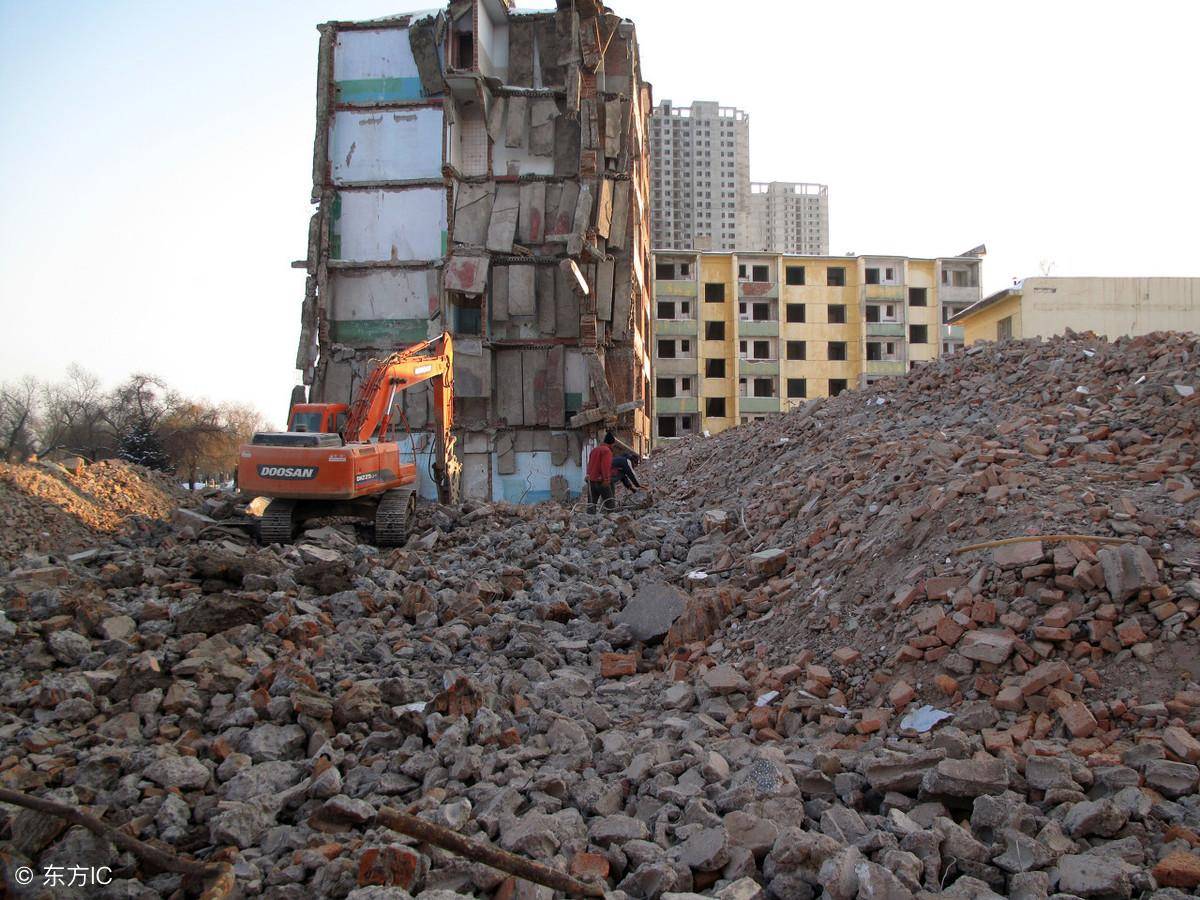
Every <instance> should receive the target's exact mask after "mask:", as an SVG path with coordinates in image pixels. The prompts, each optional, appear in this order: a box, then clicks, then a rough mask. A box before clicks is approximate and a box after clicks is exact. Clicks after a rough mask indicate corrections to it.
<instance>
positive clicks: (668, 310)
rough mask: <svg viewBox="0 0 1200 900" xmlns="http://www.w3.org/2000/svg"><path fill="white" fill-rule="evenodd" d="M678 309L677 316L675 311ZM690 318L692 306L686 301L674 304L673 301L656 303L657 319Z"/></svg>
mask: <svg viewBox="0 0 1200 900" xmlns="http://www.w3.org/2000/svg"><path fill="white" fill-rule="evenodd" d="M677 309H678V311H679V314H678V315H676V314H675V311H676V310H677ZM691 316H692V304H691V303H690V302H688V301H686V300H681V301H679V302H678V303H676V302H675V301H674V300H659V301H658V318H660V319H676V318H678V319H690V318H691Z"/></svg>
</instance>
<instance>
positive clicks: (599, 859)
mask: <svg viewBox="0 0 1200 900" xmlns="http://www.w3.org/2000/svg"><path fill="white" fill-rule="evenodd" d="M571 874H572V875H574V876H575V877H576V878H579V879H581V880H583V881H594V880H600V879H604V878H607V877H608V858H607V857H605V856H603V855H601V854H599V853H576V854H575V855H574V856H573V857H572V858H571Z"/></svg>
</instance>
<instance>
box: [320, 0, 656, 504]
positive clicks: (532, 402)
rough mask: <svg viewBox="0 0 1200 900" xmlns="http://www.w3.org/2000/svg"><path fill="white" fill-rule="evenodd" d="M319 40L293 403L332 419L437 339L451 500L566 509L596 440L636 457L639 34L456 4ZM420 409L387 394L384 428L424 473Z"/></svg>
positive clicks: (607, 18) (640, 328)
mask: <svg viewBox="0 0 1200 900" xmlns="http://www.w3.org/2000/svg"><path fill="white" fill-rule="evenodd" d="M319 30H320V33H321V41H320V49H319V56H318V83H317V115H316V120H317V121H316V141H315V148H314V160H313V192H312V201H313V202H314V203H316V204H317V209H316V213H315V214H314V216H313V218H312V224H311V227H310V233H309V245H308V256H307V261H306V263H305V265H306V267H307V272H308V279H307V287H306V293H305V299H304V305H303V314H302V329H301V338H300V347H299V351H298V356H297V367H298V368H299V369H301V371H302V373H303V381H304V384H305V385H306V386H307V394H308V399H309V400H311V401H324V402H348V401H349V399H350V398H351V396H352V395H353V392H354V390H355V389H356V387H357V385H358V383H359V382H360V380H361V379H362V378H363V377H365V375H366V373H367V372H368V371H369V370H370V368H371V360H373V359H378V358H380V357H382V356H385V355H386V354H387V353H389V352H391V351H393V350H395V349H397V348H400V347H404V346H407V345H409V344H412V343H415V342H418V341H421V340H425V339H426V338H429V337H434V336H436V335H438V334H440V333H441V332H442V331H449V332H451V333H452V334H453V335H454V337H455V352H456V355H455V364H454V372H453V376H454V387H455V396H456V401H455V410H454V412H455V427H454V435H455V441H454V444H455V447H454V450H455V455H456V457H457V466H458V467H460V468H461V472H460V482H461V491H462V493H463V494H464V495H465V496H468V497H478V498H485V499H497V500H510V501H518V502H521V501H523V502H532V501H537V500H544V499H549V498H550V497H558V498H565V497H567V496H569V495H573V494H577V493H579V492H580V491H581V490H582V487H583V466H582V462H583V460H584V458H585V456H586V452H587V450H588V448H589V446H590V444H591V443H592V442H594V440H595V439H596V435H597V432H598V431H599V430H600V429H602V428H605V427H610V426H611V427H615V429H616V430H617V433H618V436H619V437H621V438H622V439H623V440H624V441H625V442H627V443H629V444H630V445H631V446H632V447H633V448H634V449H637V450H639V451H641V450H644V449H646V448H647V447H648V445H649V434H650V427H649V423H650V418H649V417H650V414H651V410H650V409H649V406H650V403H651V399H650V391H649V378H650V360H649V357H648V352H647V349H646V348H647V345H648V343H649V336H648V335H649V291H650V279H649V277H648V268H649V265H650V262H649V260H650V253H649V235H648V219H649V209H648V200H647V198H648V189H649V182H648V178H649V169H648V116H649V112H650V108H651V102H652V101H651V95H650V87H649V85H647V84H646V83H645V82H644V81H643V80H642V77H641V66H640V61H639V57H638V45H637V38H636V33H635V30H634V26H633V23H632V22H630V21H628V20H626V19H622V18H621V17H619V16H617V15H616V14H614V13H613V12H612V11H610V10H609V9H608V8H607V7H605V6H603V5H601V4H599V3H597V2H595V0H558V5H557V9H555V10H551V11H542V12H530V13H522V12H518V11H515V10H514V9H513V8H512V6H511V4H510V3H508V2H505V0H454V2H451V3H450V4H449V6H448V7H446V8H443V9H439V10H434V11H431V12H425V13H414V14H410V15H399V16H395V17H389V18H385V19H377V20H372V21H366V22H329V23H326V24H324V25H321V26H319ZM430 402H431V401H430V398H429V392H428V391H426V390H422V389H419V388H418V389H415V390H409V391H405V392H401V393H400V394H399V395H398V398H397V400H396V404H397V409H396V411H395V415H394V417H393V418H394V421H396V422H397V423H399V426H398V432H397V434H396V435H395V437H396V439H397V440H399V441H400V442H401V443H402V444H403V445H404V446H405V447H406V448H410V449H411V450H412V452H413V453H414V454H415V455H416V456H417V457H418V459H419V460H422V461H423V460H424V459H425V457H426V455H427V454H429V453H431V452H432V445H433V441H432V433H431V432H428V431H426V430H425V429H427V428H429V427H431V426H432V420H431V409H430ZM418 468H419V469H421V470H422V471H421V494H422V496H427V497H433V496H435V491H434V487H433V483H432V480H431V479H430V477H429V473H428V471H427V469H428V466H424V465H420V466H418Z"/></svg>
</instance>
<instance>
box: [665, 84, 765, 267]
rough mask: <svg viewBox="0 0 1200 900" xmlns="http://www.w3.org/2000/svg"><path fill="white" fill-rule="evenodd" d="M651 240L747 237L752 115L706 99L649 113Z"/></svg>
mask: <svg viewBox="0 0 1200 900" xmlns="http://www.w3.org/2000/svg"><path fill="white" fill-rule="evenodd" d="M650 160H651V165H650V182H651V199H650V207H651V211H652V213H651V217H650V223H651V244H652V246H654V247H661V248H664V249H669V250H733V249H734V248H735V247H739V246H741V245H742V242H743V240H744V239H745V238H746V236H747V228H748V227H749V226H748V223H747V210H748V207H747V203H748V200H749V197H750V117H749V116H748V115H747V114H746V113H744V112H743V111H742V110H740V109H734V108H733V107H729V106H721V105H720V104H719V103H716V102H712V101H697V102H696V103H693V104H692V105H691V106H673V105H672V104H671V101H670V100H663V101H662V102H661V103H659V104H658V105H657V106H655V107H654V110H653V113H652V115H651V117H650Z"/></svg>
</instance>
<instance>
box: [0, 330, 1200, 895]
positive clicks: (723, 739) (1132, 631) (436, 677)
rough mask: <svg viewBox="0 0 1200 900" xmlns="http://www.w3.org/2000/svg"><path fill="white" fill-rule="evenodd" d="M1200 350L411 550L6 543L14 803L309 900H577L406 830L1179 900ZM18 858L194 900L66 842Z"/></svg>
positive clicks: (1197, 824) (947, 373)
mask: <svg viewBox="0 0 1200 900" xmlns="http://www.w3.org/2000/svg"><path fill="white" fill-rule="evenodd" d="M1084 350H1088V351H1090V352H1091V355H1090V356H1089V355H1087V354H1085V353H1084V352H1083V351H1084ZM1198 350H1200V347H1198V346H1197V343H1196V341H1195V339H1192V338H1186V337H1182V336H1176V335H1158V336H1156V337H1155V338H1154V339H1137V340H1133V341H1120V342H1117V343H1112V344H1108V343H1104V342H1101V341H1083V340H1078V339H1071V340H1055V341H1049V342H1046V343H1044V344H1038V345H1035V344H1032V343H1031V344H1008V345H1002V346H999V347H988V346H985V347H983V348H982V349H981V350H980V351H979V352H976V353H973V354H972V355H969V356H965V357H961V358H958V359H953V358H951V359H947V360H942V361H939V362H936V363H931V364H929V365H928V366H925V367H923V368H921V369H919V370H917V371H916V372H914V373H913V375H912V376H911V377H910V378H909V379H908V380H907V381H905V382H897V383H893V384H889V385H883V386H882V387H880V386H877V387H876V388H875V389H873V390H874V391H875V392H880V393H884V394H886V396H887V397H888V401H889V402H888V403H886V404H884V405H878V404H874V403H871V402H869V401H870V399H871V398H870V396H869V394H870V392H868V393H867V394H862V393H860V394H852V393H848V394H843V395H842V396H840V397H837V398H834V399H831V400H827V401H824V402H823V403H821V404H819V405H817V407H816V409H814V408H813V407H812V406H809V407H805V408H804V409H802V410H800V411H797V412H795V413H791V414H788V415H785V416H782V417H780V418H778V419H776V420H774V421H770V422H765V423H760V424H756V425H752V426H747V427H745V428H742V429H739V430H738V431H737V434H736V440H734V439H733V438H732V437H727V436H726V435H721V436H718V437H716V438H713V439H711V440H708V441H705V442H700V441H696V442H694V443H690V444H689V443H684V444H683V445H681V446H680V447H679V448H678V449H677V450H672V451H671V452H669V453H667V454H664V455H663V457H662V458H661V459H658V460H653V461H649V462H648V463H647V464H645V465H644V466H643V470H646V478H647V480H649V481H651V483H653V484H654V485H655V486H656V487H658V488H661V494H660V496H661V497H662V499H661V500H660V502H658V503H656V504H655V505H654V506H653V507H650V508H647V509H639V510H628V511H622V512H619V513H616V514H610V515H588V514H586V513H584V512H582V511H581V510H580V509H579V508H574V507H571V506H569V505H562V504H559V503H545V504H541V505H539V506H537V507H530V506H518V505H513V504H508V503H503V502H495V503H489V504H481V503H478V502H473V501H467V502H464V503H463V504H459V505H454V506H446V507H433V506H427V505H425V504H422V505H421V506H420V507H419V509H418V513H417V521H416V524H415V527H414V530H413V537H412V539H411V540H410V543H409V545H408V546H406V547H403V548H398V549H394V550H390V551H380V550H378V549H376V548H374V547H372V546H371V545H370V544H369V542H368V538H369V533H368V532H365V531H364V532H358V531H356V530H355V527H354V526H351V525H348V524H343V523H339V522H337V521H330V522H325V523H313V527H311V528H309V529H308V531H306V532H305V533H304V534H303V535H302V536H301V538H300V539H299V541H298V542H297V544H296V545H292V546H287V547H280V546H278V545H276V546H274V547H268V548H262V547H258V546H255V545H254V544H252V543H251V542H250V541H249V540H248V538H247V537H245V535H244V530H242V529H240V528H239V527H235V526H237V525H238V523H240V522H242V521H243V519H245V520H246V521H249V519H250V517H249V516H246V515H245V514H244V513H243V512H242V509H243V507H244V506H245V505H246V504H245V503H244V502H235V501H234V499H233V498H230V497H224V498H222V502H223V503H224V504H225V505H226V507H227V509H226V512H225V513H224V515H225V518H223V519H220V520H219V521H221V522H224V523H227V524H228V525H229V527H228V528H223V529H222V530H221V531H220V533H219V534H211V533H208V532H205V533H197V532H196V531H195V529H194V528H193V527H192V526H191V525H187V524H179V523H175V524H172V522H171V516H170V509H169V508H168V509H165V510H163V512H162V517H161V518H160V519H157V520H156V521H157V522H158V524H156V525H154V526H153V527H151V528H148V529H147V530H144V531H137V530H135V531H125V532H121V533H117V534H111V535H108V534H104V533H102V532H101V531H99V530H98V531H95V532H93V531H89V532H88V536H89V539H90V541H91V546H92V548H93V549H95V550H96V551H97V552H95V553H94V554H84V555H76V550H77V549H78V545H77V543H76V542H75V537H76V535H77V532H73V531H72V532H70V533H68V532H61V533H60V532H54V531H51V532H50V534H49V536H46V535H38V536H37V537H38V538H39V540H40V541H41V543H40V544H39V543H37V542H34V543H26V540H27V538H26V537H24V536H23V535H20V534H15V535H9V536H8V540H10V541H11V543H9V544H6V546H10V547H30V548H32V550H24V551H20V552H18V553H16V554H15V555H12V556H9V557H6V558H5V560H4V561H3V562H0V601H2V603H3V609H4V617H3V619H2V620H0V622H2V623H4V626H5V627H3V628H0V656H2V659H0V662H2V663H3V667H2V669H0V695H2V696H3V697H4V698H5V700H4V718H3V720H2V721H0V782H2V783H3V784H4V785H5V786H7V787H10V788H13V789H17V790H22V791H26V792H29V793H33V794H38V795H45V796H51V797H55V798H57V799H60V800H63V801H64V802H72V803H76V804H79V805H82V806H86V807H87V808H89V809H91V810H92V811H94V812H95V813H96V814H97V815H100V816H101V817H102V818H103V819H104V820H105V821H106V822H108V823H109V824H111V825H113V826H115V827H119V828H122V829H123V830H125V831H126V832H128V833H131V834H136V835H138V836H139V837H140V838H142V839H143V840H148V841H152V842H156V841H158V842H162V843H163V844H164V845H169V846H170V847H172V848H175V849H176V850H179V851H180V852H185V853H189V854H192V855H195V856H196V857H198V858H211V857H214V856H219V858H222V859H227V860H229V861H230V862H231V863H232V864H233V865H234V867H235V872H236V877H237V883H238V889H239V890H240V891H241V893H242V894H243V895H244V896H249V897H253V896H263V897H269V898H280V900H282V898H292V897H302V896H304V897H307V896H329V897H375V896H379V897H383V896H413V897H424V898H432V900H441V898H442V897H446V898H449V897H452V896H463V895H474V896H480V897H483V896H505V897H507V896H510V895H516V894H522V895H525V894H528V895H530V896H533V895H537V896H539V897H540V896H547V897H548V896H549V894H548V893H546V892H542V891H541V890H540V889H535V888H534V887H533V886H531V885H528V884H525V883H523V882H518V881H516V880H514V879H509V878H507V877H506V876H504V875H503V873H498V872H496V871H494V870H491V869H488V868H486V867H483V866H481V865H479V864H476V863H472V862H470V861H469V860H464V859H462V858H459V857H455V856H454V855H452V854H449V853H447V852H445V851H442V850H439V849H437V848H435V847H431V846H427V845H424V844H419V843H415V842H413V841H411V840H409V839H407V838H403V837H402V836H400V835H398V834H396V833H394V832H390V831H389V830H387V829H386V828H384V827H383V826H382V825H381V824H380V821H379V810H380V809H381V808H382V807H385V806H391V807H395V808H403V809H407V810H410V811H412V812H413V814H415V815H417V816H420V817H423V818H427V819H429V820H430V821H433V822H436V823H437V824H439V825H443V826H444V827H447V828H450V829H452V830H454V831H456V832H458V833H459V834H462V835H463V836H465V837H469V838H472V839H477V840H484V841H488V842H490V843H492V844H494V845H496V846H498V847H500V848H503V849H506V850H510V851H512V852H515V853H518V854H521V855H524V856H527V857H530V858H532V859H536V860H538V861H540V862H543V863H545V864H547V865H549V866H551V867H553V868H556V869H558V870H560V871H562V872H570V873H571V874H572V875H574V876H575V877H578V878H582V879H584V880H589V879H595V880H599V881H601V882H603V884H604V886H605V888H606V889H607V890H608V891H610V892H612V894H613V896H615V897H620V896H625V897H630V898H652V900H658V898H662V897H668V896H680V897H691V896H711V897H719V898H729V900H759V898H788V897H802V898H811V897H817V896H821V895H822V892H824V894H825V895H827V896H829V897H843V898H875V897H883V898H904V897H915V896H931V895H939V894H940V895H944V896H948V897H1001V896H1014V897H1030V898H1033V897H1038V898H1041V897H1047V896H1051V895H1052V894H1055V893H1057V894H1059V895H1071V896H1076V897H1085V898H1090V897H1098V898H1104V897H1133V896H1141V895H1146V896H1156V897H1159V898H1163V900H1165V898H1168V897H1175V896H1180V895H1181V894H1180V892H1182V891H1191V890H1195V889H1196V888H1197V886H1200V796H1198V794H1197V788H1198V786H1200V768H1198V763H1200V683H1197V680H1196V674H1195V660H1196V658H1197V653H1196V644H1197V639H1198V635H1197V625H1198V624H1200V619H1198V617H1200V596H1198V595H1200V562H1198V560H1200V545H1198V542H1200V519H1198V515H1200V509H1198V506H1197V503H1198V498H1197V497H1191V498H1189V499H1187V500H1184V501H1182V502H1181V501H1180V500H1178V499H1176V498H1177V497H1182V496H1184V495H1183V494H1180V493H1179V492H1180V491H1185V490H1190V489H1191V488H1190V486H1191V484H1192V482H1193V479H1194V478H1195V476H1196V472H1195V468H1196V466H1197V462H1198V460H1200V454H1197V452H1196V444H1195V441H1196V438H1195V435H1196V434H1197V433H1198V431H1197V427H1196V426H1197V424H1198V423H1197V419H1198V418H1200V401H1198V400H1197V399H1195V398H1193V397H1183V396H1180V395H1179V394H1178V393H1177V392H1165V391H1162V390H1158V389H1156V388H1155V385H1159V386H1161V385H1162V384H1164V383H1165V384H1174V383H1184V382H1191V381H1193V380H1195V374H1196V371H1195V370H1196V364H1195V362H1194V361H1195V360H1196V359H1197V351H1198ZM1143 374H1145V375H1146V376H1147V378H1146V380H1145V382H1143V383H1142V384H1141V385H1134V384H1133V382H1135V381H1136V380H1137V377H1138V376H1140V375H1143ZM1080 384H1084V385H1086V386H1087V387H1088V389H1089V393H1088V395H1087V398H1086V399H1085V400H1080V399H1079V396H1080V395H1078V394H1077V392H1076V391H1075V388H1076V387H1077V386H1078V385H1080ZM1034 436H1036V438H1037V440H1038V441H1039V442H1040V443H1041V444H1042V445H1045V447H1046V448H1047V452H1044V453H1043V452H1039V453H1037V454H1033V453H1031V452H1030V451H1028V450H1027V449H1024V445H1025V444H1026V442H1027V441H1028V440H1029V439H1030V438H1031V437H1034ZM785 437H786V438H787V439H788V440H787V441H786V442H781V441H780V439H781V438H785ZM1075 438H1084V440H1083V441H1079V440H1074V439H1075ZM727 452H728V455H722V454H724V453H727ZM91 468H94V467H85V469H84V472H86V471H87V470H88V469H91ZM640 474H641V473H640V472H639V475H640ZM21 477H25V476H24V475H22V476H21ZM54 477H55V478H60V477H63V476H59V475H55V476H54ZM69 477H78V476H69ZM995 487H1006V488H1008V490H1007V491H1006V492H997V491H993V490H992V488H995ZM202 502H203V501H202ZM198 509H199V510H200V511H201V513H202V514H205V515H208V513H207V512H204V507H203V505H201V506H200V507H198ZM210 509H214V510H215V509H216V506H215V505H214V506H212V507H210ZM230 510H232V511H230ZM718 513H723V515H718ZM214 518H215V517H214ZM743 523H744V524H743ZM15 527H17V528H18V529H19V528H20V527H23V526H21V525H20V524H19V523H17V524H16V525H15ZM34 527H37V526H34ZM430 535H433V536H435V539H433V540H430V539H429V536H430ZM1058 535H1093V536H1103V537H1112V538H1118V537H1119V538H1124V539H1128V540H1130V541H1132V543H1127V544H1113V545H1107V546H1100V545H1097V544H1095V543H1092V542H1089V541H1082V540H1078V539H1070V540H1059V539H1057V536H1058ZM1014 536H1037V537H1038V538H1039V540H1038V541H1024V542H1020V543H1017V544H1009V545H1004V546H1005V547H1010V548H1012V547H1021V548H1023V549H1022V551H1021V554H1022V555H1020V556H1015V555H1011V554H1015V552H1016V551H1006V552H1005V553H1003V554H1001V553H995V552H994V551H993V550H991V549H989V550H985V551H979V552H971V553H962V554H956V553H954V552H953V551H954V550H955V549H957V548H959V547H962V546H964V545H967V544H972V543H978V542H984V541H989V540H997V539H1003V538H1008V537H1014ZM56 541H57V542H59V543H55V542H56ZM1039 544H1040V549H1038V552H1037V554H1036V555H1035V554H1034V553H1033V552H1032V550H1031V549H1029V548H1030V547H1031V546H1036V545H1039ZM995 549H996V550H999V549H1001V548H995ZM764 551H768V555H767V556H763V555H762V554H763V553H764ZM756 554H757V555H758V556H757V557H756ZM755 558H757V559H759V560H768V561H769V562H768V563H766V564H757V563H755V562H752V560H753V559H755ZM779 559H782V563H777V562H775V561H776V560H779ZM699 567H703V569H704V571H705V572H706V573H707V574H706V576H705V578H703V579H699V580H694V581H689V580H688V579H687V578H686V577H685V576H686V575H687V573H688V572H692V571H695V570H696V569H697V568H699ZM1138 648H1143V649H1138ZM927 707H931V708H932V710H933V712H940V711H944V712H947V713H950V714H951V717H950V718H949V719H944V720H942V721H939V722H938V723H937V727H933V728H930V729H928V730H923V727H914V725H915V724H916V723H917V720H918V719H920V718H921V717H923V716H927V715H928V711H927V709H926V708H927ZM0 853H3V854H5V859H6V860H12V861H14V862H13V865H16V864H20V865H31V866H45V865H49V864H59V863H60V862H61V863H62V864H66V865H72V864H79V860H81V859H89V860H91V859H95V860H100V861H101V862H98V863H97V864H103V865H111V866H113V867H114V872H118V873H119V874H120V878H119V880H120V881H122V883H123V885H122V890H123V891H124V894H123V895H129V896H171V895H173V894H176V893H179V894H180V895H182V892H183V891H184V890H185V889H184V887H183V885H182V882H181V881H180V879H179V877H178V876H173V875H169V874H162V873H156V872H150V871H145V870H142V869H139V868H138V866H137V864H136V862H135V861H133V860H132V859H126V858H125V857H123V856H121V855H119V854H118V852H117V851H116V848H111V847H107V846H99V845H96V844H95V842H88V841H85V840H84V836H83V835H81V834H80V833H79V830H78V829H74V828H66V827H64V823H57V822H53V821H48V820H47V818H46V817H44V816H41V815H40V814H38V815H35V814H31V813H28V812H19V811H16V810H14V809H9V808H0ZM10 868H11V866H10Z"/></svg>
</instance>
